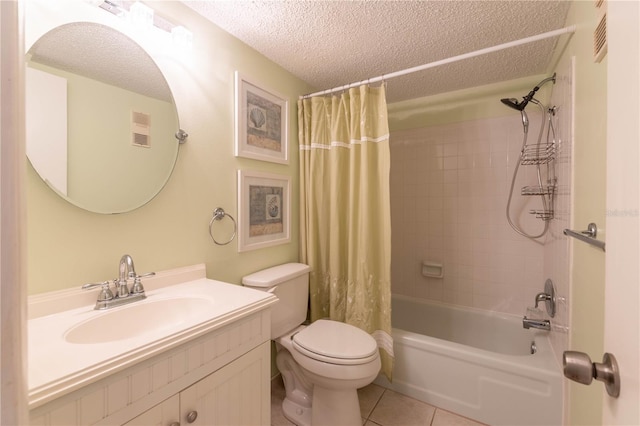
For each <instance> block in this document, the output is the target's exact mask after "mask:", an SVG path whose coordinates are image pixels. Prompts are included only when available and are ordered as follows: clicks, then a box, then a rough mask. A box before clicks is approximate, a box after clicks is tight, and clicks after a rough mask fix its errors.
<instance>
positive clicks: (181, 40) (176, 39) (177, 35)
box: [171, 25, 193, 50]
mask: <svg viewBox="0 0 640 426" xmlns="http://www.w3.org/2000/svg"><path fill="white" fill-rule="evenodd" d="M171 40H172V41H173V46H174V47H175V48H176V49H180V50H183V49H184V50H191V49H192V48H193V33H192V32H191V31H189V30H188V29H186V28H185V27H183V26H182V25H178V26H176V27H173V28H172V29H171Z"/></svg>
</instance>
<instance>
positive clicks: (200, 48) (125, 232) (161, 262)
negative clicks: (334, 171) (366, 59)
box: [25, 2, 312, 294]
mask: <svg viewBox="0 0 640 426" xmlns="http://www.w3.org/2000/svg"><path fill="white" fill-rule="evenodd" d="M150 5H151V7H153V8H154V9H156V13H158V14H159V15H162V16H165V17H167V18H168V19H170V20H171V21H172V22H173V23H175V24H180V25H184V26H185V27H186V28H188V29H189V30H191V31H192V32H193V34H194V55H193V57H191V58H186V59H185V60H165V61H164V62H163V63H161V64H160V65H161V68H162V69H163V71H164V73H165V76H166V78H167V81H168V83H169V86H170V87H171V88H172V91H173V95H174V98H175V100H176V105H177V109H178V114H179V116H180V126H181V127H182V128H183V129H185V130H186V131H187V132H188V133H189V139H188V142H187V143H186V144H184V145H182V146H180V149H179V154H178V160H177V163H176V165H175V169H174V172H173V175H172V176H171V178H170V179H169V182H168V183H167V185H166V187H165V188H164V189H163V190H162V191H161V192H160V194H159V195H158V196H157V197H155V198H154V199H153V200H152V201H151V202H149V203H148V204H147V205H145V206H143V207H141V208H139V209H137V210H134V211H132V212H129V213H123V214H117V215H102V214H96V213H89V212H87V211H84V210H81V209H79V208H77V207H75V206H73V205H71V204H69V203H68V202H66V201H64V200H63V199H61V198H59V197H58V196H57V195H55V194H54V193H53V191H51V190H50V189H49V188H48V187H47V185H46V184H45V183H44V182H43V181H42V180H41V179H40V178H39V177H38V175H37V174H36V172H35V171H34V170H33V168H32V167H31V166H30V165H29V166H28V170H27V184H26V186H27V243H28V258H27V268H28V283H29V289H28V292H29V294H37V293H43V292H48V291H52V290H59V289H65V288H70V287H79V286H81V285H82V284H84V283H86V282H93V281H104V280H107V279H113V278H115V277H116V276H117V272H118V260H119V259H120V257H121V256H122V255H123V254H125V253H128V254H130V255H131V256H132V257H133V259H134V262H135V265H136V270H137V272H139V273H142V272H146V271H160V270H165V269H170V268H175V267H180V266H185V265H192V264H196V263H205V264H206V267H207V276H208V277H209V278H213V279H219V280H222V281H227V282H231V283H240V280H241V277H242V276H243V275H245V274H248V273H251V272H254V271H256V270H259V269H261V268H264V267H267V266H272V265H275V264H278V263H284V262H289V261H296V260H298V234H299V231H298V218H297V206H298V184H297V176H298V149H297V146H298V144H297V124H296V123H297V118H296V107H295V103H296V100H297V97H298V96H299V95H300V94H303V93H309V92H311V91H312V88H311V87H309V86H308V85H307V84H305V83H304V82H302V81H301V80H299V79H297V78H295V77H293V76H292V75H291V74H290V73H288V72H286V71H285V70H283V69H282V68H280V67H279V66H277V65H275V64H274V63H273V62H271V61H269V60H267V59H266V58H265V57H263V56H262V55H261V54H259V53H257V52H256V51H255V50H253V49H251V48H249V47H248V46H246V45H245V44H244V43H242V42H240V41H239V40H238V39H236V38H234V37H232V36H230V35H229V34H228V33H226V32H224V31H222V30H221V29H219V28H218V27H216V26H214V25H213V24H211V23H210V22H208V21H206V20H205V19H204V18H202V17H200V16H199V15H197V14H196V13H194V12H192V11H191V10H190V9H189V8H187V7H186V6H184V5H182V4H181V3H178V2H153V3H150ZM26 19H27V22H28V19H29V16H27V17H26ZM236 70H238V71H240V72H241V73H243V74H244V75H246V76H247V77H251V78H252V79H253V80H255V81H257V82H261V83H262V84H263V85H264V86H265V87H267V88H269V89H271V90H274V91H276V92H278V93H281V94H283V95H284V96H286V97H287V98H288V99H289V116H288V118H289V142H290V143H289V158H290V162H289V165H280V164H275V163H268V162H263V161H256V160H250V159H241V158H236V157H235V156H234V97H235V91H234V71H236ZM25 161H26V160H25ZM238 169H250V170H256V171H263V172H270V173H277V174H282V175H288V176H291V177H292V178H293V179H292V188H291V198H292V199H291V206H292V212H291V213H292V214H291V218H292V220H291V242H290V243H288V244H282V245H278V246H274V247H270V248H266V249H260V250H254V251H249V252H243V253H241V254H240V253H238V251H237V245H236V242H235V241H234V242H233V243H231V244H229V245H226V246H217V245H215V244H214V243H213V242H212V241H211V239H210V237H209V233H208V224H209V220H210V219H211V216H212V213H213V210H214V209H215V208H216V207H223V208H224V209H225V210H226V211H227V212H229V213H230V214H231V215H233V216H234V217H236V218H237V217H238V212H237V199H236V191H237V189H236V188H237V187H236V174H237V170H238ZM216 225H218V224H216ZM220 225H221V224H220ZM220 231H222V232H224V228H221V229H220Z"/></svg>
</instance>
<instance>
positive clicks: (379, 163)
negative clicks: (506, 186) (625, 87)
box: [298, 85, 393, 379]
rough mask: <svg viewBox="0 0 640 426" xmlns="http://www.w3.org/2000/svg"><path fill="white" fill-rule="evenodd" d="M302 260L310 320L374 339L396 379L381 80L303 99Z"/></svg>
mask: <svg viewBox="0 0 640 426" xmlns="http://www.w3.org/2000/svg"><path fill="white" fill-rule="evenodd" d="M298 127H299V141H300V226H301V232H300V234H301V257H302V259H301V261H302V262H304V263H307V264H308V265H310V266H311V267H312V268H313V271H312V273H311V280H310V293H311V320H312V321H315V320H317V319H319V318H327V317H328V318H331V319H333V320H337V321H342V322H346V323H348V324H352V325H355V326H357V327H359V328H361V329H363V330H365V331H367V332H369V333H371V335H372V336H373V337H374V338H375V339H376V341H377V342H378V346H379V347H380V355H381V359H382V369H383V372H384V373H385V375H386V376H387V377H388V378H389V379H391V371H392V368H393V342H392V339H391V219H390V204H389V167H390V166H389V125H388V120H387V104H386V98H385V88H384V85H383V86H380V87H375V88H374V87H369V86H367V85H365V86H360V87H358V88H353V89H350V90H349V91H348V92H346V93H343V94H342V95H341V96H339V97H338V96H333V97H313V98H308V99H303V100H299V101H298Z"/></svg>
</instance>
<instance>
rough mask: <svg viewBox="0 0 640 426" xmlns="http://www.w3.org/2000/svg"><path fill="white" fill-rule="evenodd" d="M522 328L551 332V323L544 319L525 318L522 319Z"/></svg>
mask: <svg viewBox="0 0 640 426" xmlns="http://www.w3.org/2000/svg"><path fill="white" fill-rule="evenodd" d="M522 326H523V327H524V328H526V329H527V330H528V329H530V328H537V329H540V330H547V331H548V330H551V322H550V321H549V320H542V319H530V318H527V317H524V318H523V319H522Z"/></svg>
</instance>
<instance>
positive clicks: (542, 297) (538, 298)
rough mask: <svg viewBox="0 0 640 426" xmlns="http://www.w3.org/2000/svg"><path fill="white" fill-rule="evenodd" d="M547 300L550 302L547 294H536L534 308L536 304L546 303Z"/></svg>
mask: <svg viewBox="0 0 640 426" xmlns="http://www.w3.org/2000/svg"><path fill="white" fill-rule="evenodd" d="M547 300H551V295H550V294H547V293H538V294H536V308H537V307H538V303H540V302H546V301H547Z"/></svg>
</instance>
